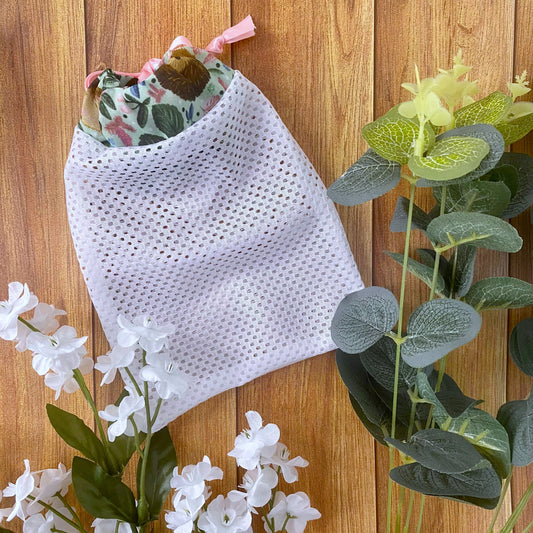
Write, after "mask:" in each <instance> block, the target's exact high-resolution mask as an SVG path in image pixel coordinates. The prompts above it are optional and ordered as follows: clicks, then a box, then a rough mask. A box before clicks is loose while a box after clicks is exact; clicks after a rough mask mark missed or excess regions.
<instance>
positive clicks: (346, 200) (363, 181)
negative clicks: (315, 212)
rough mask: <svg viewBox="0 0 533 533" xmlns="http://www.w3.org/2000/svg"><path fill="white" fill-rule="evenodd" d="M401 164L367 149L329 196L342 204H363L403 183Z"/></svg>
mask: <svg viewBox="0 0 533 533" xmlns="http://www.w3.org/2000/svg"><path fill="white" fill-rule="evenodd" d="M400 170H401V166H400V164H399V163H396V162H394V161H389V160H388V159H385V158H383V157H381V156H380V155H378V154H377V153H376V152H374V150H372V149H370V150H367V151H366V152H365V153H364V154H363V155H362V156H361V157H360V158H359V159H358V160H357V161H356V162H355V163H354V164H353V165H352V166H351V167H350V168H349V169H348V170H347V171H346V172H345V173H344V174H343V175H342V176H341V177H340V178H339V179H338V180H337V181H336V182H335V183H334V184H333V185H331V187H330V188H329V189H328V196H329V197H330V198H331V199H332V200H333V201H334V202H337V203H338V204H341V205H359V204H363V203H365V202H368V201H369V200H373V199H374V198H378V197H379V196H382V195H383V194H385V193H386V192H388V191H390V190H391V189H394V187H396V185H398V183H400Z"/></svg>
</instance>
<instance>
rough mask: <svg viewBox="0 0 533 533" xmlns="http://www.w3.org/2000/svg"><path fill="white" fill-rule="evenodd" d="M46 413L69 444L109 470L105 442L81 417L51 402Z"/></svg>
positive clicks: (53, 425)
mask: <svg viewBox="0 0 533 533" xmlns="http://www.w3.org/2000/svg"><path fill="white" fill-rule="evenodd" d="M46 413H47V414H48V419H49V420H50V423H51V424H52V427H53V428H54V429H55V430H56V432H57V434H58V435H59V436H60V437H61V438H62V439H63V440H64V441H65V442H66V443H67V444H68V445H69V446H72V447H73V448H74V449H76V450H78V451H79V452H81V453H82V454H83V455H84V456H85V457H87V458H88V459H91V460H92V461H94V462H95V463H98V464H99V465H100V466H101V467H102V468H104V469H106V470H108V467H107V463H106V452H105V449H104V446H103V444H102V443H101V442H100V440H99V439H98V437H97V436H96V435H95V434H94V432H93V431H92V430H91V429H90V428H89V427H88V426H87V425H86V424H85V422H84V421H83V420H82V419H81V418H78V417H77V416H76V415H73V414H72V413H69V412H68V411H64V410H63V409H60V408H59V407H56V406H55V405H52V404H50V403H49V404H47V405H46Z"/></svg>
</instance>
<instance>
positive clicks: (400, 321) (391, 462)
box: [387, 181, 416, 531]
mask: <svg viewBox="0 0 533 533" xmlns="http://www.w3.org/2000/svg"><path fill="white" fill-rule="evenodd" d="M415 191H416V185H415V182H414V181H412V182H411V187H410V190H409V212H408V215H407V229H406V234H405V245H404V250H403V264H402V281H401V286H400V303H399V315H398V336H399V337H401V335H402V325H403V307H404V302H405V285H406V279H407V264H408V259H409V244H410V241H411V227H412V223H413V208H414V203H415ZM400 357H401V345H400V343H399V342H396V361H395V366H394V393H393V397H392V424H391V437H392V438H394V437H395V435H396V414H397V410H398V383H399V381H400ZM393 468H394V449H393V448H392V446H390V447H389V471H390V470H392V469H393ZM391 526H392V479H391V478H390V477H389V481H388V487H387V531H390V530H391Z"/></svg>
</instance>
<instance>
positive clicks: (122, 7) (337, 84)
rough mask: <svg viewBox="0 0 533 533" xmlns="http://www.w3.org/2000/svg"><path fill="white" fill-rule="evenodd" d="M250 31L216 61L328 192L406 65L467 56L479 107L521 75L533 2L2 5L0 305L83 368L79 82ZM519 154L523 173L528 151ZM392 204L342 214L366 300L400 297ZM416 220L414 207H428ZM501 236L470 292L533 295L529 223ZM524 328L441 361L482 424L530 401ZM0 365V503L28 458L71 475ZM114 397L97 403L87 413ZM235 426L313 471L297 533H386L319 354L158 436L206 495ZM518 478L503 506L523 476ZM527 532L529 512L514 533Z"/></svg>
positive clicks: (60, 0)
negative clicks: (503, 245)
mask: <svg viewBox="0 0 533 533" xmlns="http://www.w3.org/2000/svg"><path fill="white" fill-rule="evenodd" d="M248 14H251V15H252V16H253V18H254V21H255V23H256V26H257V36H256V37H255V38H253V39H250V40H247V41H244V42H241V43H238V44H236V45H233V46H232V47H229V46H228V47H227V49H226V51H225V53H224V54H223V56H222V59H223V60H224V61H226V62H227V63H228V64H231V65H232V66H233V67H234V68H236V69H239V70H240V71H241V72H243V73H244V74H245V75H246V76H247V77H249V79H250V80H251V81H252V82H254V83H255V84H256V85H257V86H258V87H259V88H260V89H261V90H262V91H263V92H264V93H265V94H266V96H267V97H268V98H269V99H270V100H271V101H272V103H273V105H274V106H275V108H276V109H277V111H278V112H279V114H280V116H281V118H282V119H283V120H284V122H285V124H286V125H287V127H288V128H289V130H290V131H291V132H292V133H293V135H294V137H295V138H296V140H297V141H298V142H299V143H300V144H301V146H302V148H303V150H304V151H305V152H306V154H307V155H308V156H309V158H310V160H311V162H312V163H313V165H314V166H315V167H316V169H317V171H318V172H319V174H320V175H321V176H322V179H323V180H324V182H325V183H326V185H329V184H331V183H332V182H333V181H334V180H335V179H336V178H337V177H338V176H339V175H340V174H341V173H342V172H343V171H344V170H345V169H346V168H347V167H348V166H349V165H350V164H351V163H352V162H353V161H354V160H355V159H356V158H357V157H358V156H359V155H361V154H362V153H363V151H364V150H365V149H366V148H365V143H364V141H362V139H361V137H360V135H359V131H360V128H361V127H362V126H363V125H364V124H365V123H367V122H370V121H371V120H373V118H375V117H377V116H380V115H381V114H383V113H384V112H385V111H386V110H387V109H389V108H390V107H391V106H393V105H395V104H396V103H398V102H399V101H401V100H402V99H405V98H406V96H407V95H406V93H405V92H404V91H403V90H401V88H400V84H401V83H402V82H403V81H412V80H413V78H414V67H413V66H414V63H417V64H418V66H419V67H420V70H421V74H422V75H424V76H426V75H433V74H434V73H435V72H436V69H437V67H442V68H449V65H450V64H451V59H452V57H453V56H454V55H455V53H456V52H457V50H458V49H459V48H462V50H463V53H464V57H465V60H466V63H467V64H474V66H475V68H474V71H473V78H474V79H477V80H479V85H480V87H481V89H482V93H486V92H489V91H492V90H495V89H500V90H505V83H506V82H507V81H509V80H510V79H511V77H512V75H513V74H514V73H519V72H521V71H522V70H523V69H528V70H529V71H531V72H532V73H533V65H532V64H531V62H532V60H531V30H532V26H533V23H532V22H531V21H532V20H533V6H532V4H531V2H530V0H485V1H479V0H477V1H475V0H431V1H428V0H357V1H355V0H335V1H332V2H325V1H319V0H294V1H293V2H287V0H268V1H265V0H39V1H37V0H0V45H1V46H0V50H1V51H2V57H1V61H2V65H1V68H0V146H1V150H2V156H1V159H0V172H1V174H0V217H1V219H0V220H1V222H2V230H3V231H2V233H1V235H0V299H4V298H5V297H6V295H7V283H8V282H9V281H12V280H15V279H16V280H21V281H25V282H27V283H28V284H29V285H30V287H31V288H32V290H33V291H34V292H35V293H36V294H37V295H38V296H39V298H40V300H41V301H45V302H50V303H53V304H54V305H56V307H60V308H62V309H66V310H67V311H68V321H69V324H71V325H73V326H74V327H76V328H77V330H78V332H79V333H80V334H83V335H85V334H88V335H89V336H90V342H89V349H90V350H91V352H92V353H93V355H94V356H95V357H96V356H98V355H101V354H103V353H105V351H106V350H107V345H106V341H105V339H104V337H103V334H102V332H101V329H100V327H99V324H98V319H97V317H96V316H95V313H94V311H93V310H92V308H91V304H90V300H89V298H88V295H87V291H86V288H85V286H84V283H83V279H82V277H81V275H80V272H79V268H78V264H77V261H76V257H75V254H74V251H73V247H72V243H71V239H70V233H69V228H68V223H67V216H66V210H65V199H64V191H63V177H62V169H63V165H64V161H65V159H66V155H67V152H68V149H69V144H70V140H71V135H72V130H73V127H74V126H75V124H76V122H77V120H78V118H79V110H80V106H81V100H82V97H83V80H84V78H85V75H86V74H87V73H88V72H90V71H92V70H94V69H96V68H97V67H98V66H99V65H100V64H102V63H103V64H106V65H108V66H111V67H114V68H116V69H118V70H126V71H135V70H138V69H139V68H140V67H141V66H142V64H143V63H144V61H145V60H146V59H147V58H150V57H158V56H161V55H162V53H163V52H164V51H165V50H166V48H167V47H168V45H169V44H170V42H172V40H173V39H174V37H175V36H176V35H179V34H183V35H186V36H188V37H189V38H190V39H191V40H192V42H193V43H195V44H197V45H199V46H202V45H205V44H207V43H208V42H209V41H210V40H211V38H212V37H214V36H215V35H218V34H219V33H220V32H221V31H222V30H223V29H225V28H226V27H228V26H230V25H231V24H235V23H236V22H238V21H239V20H241V19H242V18H243V17H244V16H246V15H248ZM516 150H517V151H526V152H528V153H529V154H532V155H533V141H532V140H531V136H530V137H529V138H528V139H526V140H525V141H522V142H521V143H519V146H517V147H516ZM396 195H397V191H394V192H393V193H391V194H389V195H387V196H385V197H384V198H381V199H379V200H377V201H375V202H374V203H373V205H372V204H370V203H369V204H366V205H363V206H360V207H357V208H339V212H340V214H341V217H342V220H343V223H344V225H345V228H346V231H347V234H348V238H349V241H350V243H351V246H352V249H353V252H354V254H355V257H356V260H357V263H358V265H359V268H360V270H361V273H362V277H363V280H364V281H365V283H366V284H368V285H370V284H375V285H383V286H387V287H389V288H391V289H392V290H393V291H394V292H396V293H398V292H399V270H398V269H397V268H396V267H395V265H393V264H391V261H389V260H387V258H386V257H384V255H383V253H382V250H394V251H400V250H401V249H402V237H401V236H392V235H391V234H390V233H389V232H388V229H387V228H388V223H389V219H390V217H391V215H392V211H393V208H394V203H395V199H396ZM418 202H419V203H421V204H424V203H425V204H427V203H428V199H427V195H426V196H424V195H420V196H419V199H418ZM514 222H515V223H516V226H517V227H518V228H519V231H520V233H521V235H522V236H523V237H524V240H525V245H524V249H523V251H521V252H520V253H519V254H516V255H513V256H512V257H510V258H509V257H508V256H507V255H504V254H496V253H490V254H489V253H486V254H483V255H482V258H481V271H480V275H483V276H488V275H505V274H507V273H509V274H510V275H513V276H516V277H520V278H522V279H525V280H527V281H530V282H533V270H532V258H531V252H532V248H533V236H532V230H531V223H530V220H529V214H526V215H522V216H521V217H518V219H517V220H516V221H514ZM416 244H417V243H416V242H415V245H416ZM408 294H409V295H410V296H414V298H411V304H410V305H411V307H412V306H414V305H415V304H416V303H417V302H418V301H420V300H421V299H423V298H426V297H427V290H426V289H425V288H424V287H423V286H421V285H420V284H419V283H416V282H414V281H413V280H410V281H409V290H408ZM531 314H532V313H531V309H526V310H522V311H517V312H512V313H504V312H491V313H490V314H486V315H484V321H485V324H488V323H490V327H489V326H485V327H484V328H483V330H482V332H481V334H480V336H479V338H478V339H477V340H476V341H475V342H474V343H472V344H471V345H470V346H469V348H468V349H467V350H462V351H458V353H457V354H455V355H454V356H453V358H452V362H451V364H450V366H449V371H450V373H451V374H452V375H453V376H454V377H456V378H458V381H459V382H460V385H461V386H462V387H464V389H465V391H466V393H468V394H469V395H471V396H475V397H480V398H484V399H485V400H486V406H487V408H488V409H490V410H491V411H492V412H493V413H495V411H496V409H497V407H498V406H499V405H500V404H501V403H503V402H504V401H505V400H506V399H518V398H521V397H524V396H525V395H526V394H527V392H528V391H529V388H530V386H531V380H529V379H525V378H524V377H523V376H520V375H519V374H518V372H517V371H516V370H515V369H514V368H513V365H512V364H509V363H508V362H507V358H506V346H507V338H508V334H509V332H510V331H511V329H512V327H513V326H514V325H515V324H516V323H517V322H518V321H519V320H520V319H522V318H525V317H527V316H531ZM2 358H3V364H4V367H3V369H4V370H3V372H2V374H1V375H0V406H1V409H0V434H1V435H2V436H1V438H0V487H4V486H6V485H7V482H8V481H14V480H15V479H16V477H17V476H18V475H19V474H20V473H21V471H22V469H23V464H22V461H23V459H25V458H28V459H30V462H31V464H32V467H33V468H35V469H37V468H45V467H52V466H55V465H56V464H57V462H58V461H59V460H61V461H63V462H64V463H68V462H69V461H70V459H71V457H72V452H71V451H70V450H69V449H67V447H66V446H65V445H63V443H62V442H60V440H59V438H58V437H56V436H55V435H54V433H53V431H52V429H51V427H50V426H49V425H48V422H47V421H46V415H45V410H44V406H45V403H46V402H47V401H52V399H53V393H52V392H51V391H50V390H48V389H46V390H45V387H44V385H43V383H42V380H41V379H40V378H39V377H38V376H37V375H36V374H35V373H34V372H33V370H32V369H31V366H30V362H29V358H28V357H27V356H26V355H22V354H18V353H17V352H15V350H14V349H13V348H12V347H11V346H10V345H9V343H5V342H2ZM117 390H118V389H117V388H114V389H113V390H110V391H106V392H105V394H104V393H101V392H99V391H98V402H99V405H100V406H101V407H103V406H105V405H106V404H107V403H108V402H109V401H110V399H111V398H113V399H114V397H115V396H116V394H117ZM58 404H59V405H60V406H61V407H63V408H66V409H69V410H73V411H74V412H76V413H77V414H78V415H79V416H82V417H83V418H85V420H87V421H89V420H90V413H89V412H88V410H87V408H86V407H85V405H84V404H83V402H82V400H81V397H80V396H79V395H70V396H67V395H62V397H61V398H60V400H59V402H58ZM248 409H256V410H258V411H259V412H260V413H261V414H262V415H263V416H264V418H265V420H267V421H272V422H275V423H277V424H278V425H279V426H280V428H281V431H282V440H283V442H285V443H286V444H287V445H288V446H289V448H290V449H291V450H292V451H293V452H295V453H296V454H301V455H302V456H304V457H305V458H307V459H308V460H309V461H310V466H309V467H308V468H307V469H306V470H304V471H303V472H302V474H301V480H300V482H298V485H297V489H296V490H304V491H306V492H307V493H308V494H309V495H310V497H311V501H312V503H313V505H314V506H315V507H317V508H318V509H319V510H320V511H321V512H322V515H323V518H322V519H321V520H320V521H316V522H313V523H310V525H309V527H308V529H307V531H309V532H311V533H313V532H314V533H317V532H333V531H335V532H344V533H352V532H354V533H358V532H362V533H367V532H368V533H370V532H373V531H380V532H381V531H384V530H385V512H386V482H387V469H388V459H387V453H386V450H384V449H383V448H382V447H380V446H375V444H374V442H373V441H372V439H371V438H370V437H369V435H368V434H367V433H366V431H365V430H364V428H363V427H362V425H361V424H360V423H359V421H358V420H357V419H356V417H355V415H354V413H353V412H352V410H351V407H350V406H349V402H348V400H347V394H346V391H345V388H344V386H343V385H342V384H341V382H340V379H339V377H338V375H337V372H336V369H335V365H334V360H333V357H332V354H324V355H321V356H318V357H316V358H314V359H311V360H308V361H306V362H303V363H300V364H296V365H293V366H290V367H288V368H285V369H282V370H279V371H277V372H275V373H272V374H270V375H267V376H265V377H263V378H260V379H257V380H255V381H254V382H252V383H250V384H248V385H246V386H244V387H241V388H239V389H236V390H231V391H228V392H226V393H224V394H221V395H219V396H217V397H216V398H213V399H211V400H209V401H208V402H206V403H205V404H203V405H200V406H199V407H197V408H195V409H193V410H191V411H190V412H188V413H187V414H185V415H184V416H182V417H181V418H180V419H179V420H177V421H175V422H174V423H173V424H172V425H171V431H172V435H173V438H174V440H175V442H176V445H177V448H178V457H179V461H180V464H181V465H184V464H188V463H190V462H196V461H198V460H200V459H201V457H202V456H203V454H204V453H207V454H208V455H209V456H210V457H211V458H212V460H213V462H214V463H215V464H217V465H219V466H221V467H222V468H223V469H224V471H225V478H224V480H223V481H222V482H218V483H213V488H214V490H215V491H228V490H230V489H232V488H235V487H236V484H237V483H238V473H237V470H236V468H235V464H234V462H233V461H232V460H230V459H229V458H228V457H227V456H226V453H227V451H229V450H230V449H231V447H232V444H233V439H234V437H235V434H236V431H237V430H238V429H239V430H240V429H241V428H242V427H243V426H244V424H245V419H244V413H245V412H246V411H247V410H248ZM516 474H517V475H516V477H515V479H514V482H513V485H512V496H511V497H512V499H513V500H514V501H515V502H516V501H517V499H518V498H519V496H520V494H521V493H522V492H523V491H524V489H525V487H526V486H527V485H528V484H529V482H530V481H531V479H533V469H529V470H524V469H522V470H521V471H520V470H519V471H517V473H516ZM510 499H511V498H508V500H507V502H506V507H505V511H506V512H507V513H508V512H509V508H510V503H511V502H510ZM417 501H418V499H417ZM426 505H427V507H426V513H425V519H424V523H423V528H422V531H425V532H426V531H427V532H430V531H431V532H433V531H439V532H442V533H446V532H463V531H469V532H478V531H479V532H482V531H485V530H486V528H487V525H488V523H489V521H490V518H491V513H490V512H486V511H482V510H478V509H476V508H473V507H469V506H465V505H461V504H458V503H453V502H449V503H448V502H438V501H436V500H434V499H431V498H428V499H427V503H426ZM415 509H416V508H415ZM531 519H533V504H531V505H530V506H529V508H528V510H527V512H526V513H525V515H524V517H523V519H522V520H521V521H520V523H519V525H518V527H517V528H516V531H522V530H523V529H524V527H525V526H526V525H527V524H528V523H529V522H530V521H531ZM17 527H18V526H17ZM19 530H21V528H19ZM156 530H160V531H164V530H165V527H164V525H160V526H157V527H156ZM261 530H262V529H261V528H260V526H258V527H257V528H256V531H261Z"/></svg>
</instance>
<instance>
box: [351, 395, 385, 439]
mask: <svg viewBox="0 0 533 533" xmlns="http://www.w3.org/2000/svg"><path fill="white" fill-rule="evenodd" d="M348 394H349V396H350V403H351V404H352V409H353V410H354V411H355V414H356V415H357V417H358V418H359V420H361V422H362V424H363V425H364V426H365V428H366V429H367V431H368V432H369V433H370V434H371V435H372V437H374V439H376V441H377V442H379V443H380V444H382V445H383V446H386V445H387V443H386V442H385V441H384V437H385V435H386V434H388V431H385V429H384V428H385V427H387V426H389V425H390V419H389V421H388V423H385V422H384V423H383V425H382V426H380V425H378V424H375V423H374V422H372V421H371V420H370V419H369V418H368V417H367V416H366V413H365V412H364V411H363V409H362V407H361V405H359V403H358V402H357V400H356V399H355V397H354V396H352V395H351V394H350V393H348ZM378 400H379V398H378Z"/></svg>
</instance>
